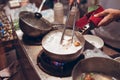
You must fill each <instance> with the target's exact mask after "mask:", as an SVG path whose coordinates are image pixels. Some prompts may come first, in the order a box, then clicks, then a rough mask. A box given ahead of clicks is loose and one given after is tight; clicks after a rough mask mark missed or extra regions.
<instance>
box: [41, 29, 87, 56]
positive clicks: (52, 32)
mask: <svg viewBox="0 0 120 80" xmlns="http://www.w3.org/2000/svg"><path fill="white" fill-rule="evenodd" d="M69 30H70V29H68V31H69ZM58 31H59V32H61V31H62V29H61V30H53V31H51V32H49V33H48V34H46V35H45V36H44V38H43V39H42V47H43V48H44V49H45V50H47V51H48V52H50V53H52V54H55V55H59V56H64V55H66V56H67V55H73V54H76V53H77V52H78V50H77V51H76V52H74V53H54V52H51V51H49V50H48V49H47V48H45V46H44V44H43V43H44V40H45V38H47V37H48V35H51V34H54V33H56V32H58ZM70 31H71V30H70ZM82 38H83V39H84V37H82ZM84 44H85V41H83V42H82V44H81V48H80V49H83V48H84Z"/></svg>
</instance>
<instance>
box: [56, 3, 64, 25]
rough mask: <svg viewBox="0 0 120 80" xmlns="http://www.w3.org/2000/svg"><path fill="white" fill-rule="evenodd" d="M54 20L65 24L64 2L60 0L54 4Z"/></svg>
mask: <svg viewBox="0 0 120 80" xmlns="http://www.w3.org/2000/svg"><path fill="white" fill-rule="evenodd" d="M54 22H55V23H58V24H63V22H64V9H63V4H62V3H60V2H59V1H58V2H57V3H55V4H54Z"/></svg>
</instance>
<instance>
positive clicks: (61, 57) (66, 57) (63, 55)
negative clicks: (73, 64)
mask: <svg viewBox="0 0 120 80" xmlns="http://www.w3.org/2000/svg"><path fill="white" fill-rule="evenodd" d="M62 31H63V30H62V29H59V30H54V31H51V32H49V33H48V34H47V35H46V36H44V37H43V39H42V47H43V50H44V52H45V53H46V54H47V55H48V56H49V57H51V58H52V59H54V60H56V61H64V62H69V61H73V60H75V59H77V58H78V57H79V56H80V55H81V54H82V52H83V48H84V44H85V40H84V38H83V36H82V35H81V34H80V33H79V32H77V33H78V34H79V37H80V39H79V40H80V46H81V48H79V49H77V50H75V51H73V52H57V51H55V50H56V48H57V46H56V45H55V47H54V48H53V49H52V50H53V51H54V52H53V51H50V50H49V49H48V48H46V46H45V42H46V41H47V39H48V38H49V37H50V36H51V35H55V34H57V33H58V32H60V33H62ZM71 33H72V30H69V29H68V30H66V32H65V35H69V36H71V37H72V34H71ZM58 36H60V35H58ZM58 36H57V35H56V36H54V37H58ZM61 36H62V35H61ZM61 36H60V37H61ZM54 37H53V38H52V39H51V40H52V41H53V40H54ZM59 42H60V41H58V44H59ZM55 44H57V42H56V43H55ZM50 45H53V44H51V42H49V44H48V46H50ZM62 50H65V49H62ZM73 50H74V49H73Z"/></svg>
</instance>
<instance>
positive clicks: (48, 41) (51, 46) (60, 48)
mask: <svg viewBox="0 0 120 80" xmlns="http://www.w3.org/2000/svg"><path fill="white" fill-rule="evenodd" d="M71 33H72V30H69V31H67V33H66V34H65V35H64V39H63V42H62V44H61V43H60V40H61V36H62V31H59V30H55V31H52V32H50V33H49V34H48V35H46V36H45V37H44V39H43V41H42V44H43V47H44V48H45V49H46V50H47V51H49V52H52V53H55V54H73V53H76V52H77V51H78V50H80V49H81V48H82V44H81V42H80V41H79V40H78V39H77V37H76V36H74V37H73V42H72V36H71V35H72V34H71Z"/></svg>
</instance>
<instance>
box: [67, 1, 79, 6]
mask: <svg viewBox="0 0 120 80" xmlns="http://www.w3.org/2000/svg"><path fill="white" fill-rule="evenodd" d="M73 2H74V0H69V5H71V4H72V3H73ZM77 2H78V3H80V0H77Z"/></svg>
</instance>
